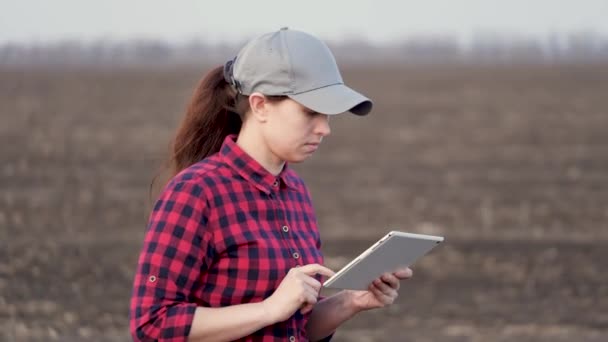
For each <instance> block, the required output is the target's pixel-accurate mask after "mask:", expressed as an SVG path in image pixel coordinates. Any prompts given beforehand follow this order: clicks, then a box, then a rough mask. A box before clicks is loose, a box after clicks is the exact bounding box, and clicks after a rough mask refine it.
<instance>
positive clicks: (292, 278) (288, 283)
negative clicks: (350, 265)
mask: <svg viewBox="0 0 608 342" xmlns="http://www.w3.org/2000/svg"><path fill="white" fill-rule="evenodd" d="M315 274H322V275H324V276H327V277H331V276H332V275H334V271H332V270H330V269H329V268H327V267H324V266H321V265H319V264H309V265H305V266H302V267H295V268H292V269H291V270H289V272H288V273H287V275H286V276H285V278H283V280H282V281H281V284H279V287H277V289H276V290H275V291H274V293H273V294H272V295H271V296H270V297H268V298H266V299H265V300H264V302H263V303H262V304H263V305H264V310H265V312H266V313H267V314H268V315H269V317H268V318H269V319H271V320H272V322H282V321H285V320H286V319H288V318H289V317H291V315H293V314H294V313H295V312H296V310H298V309H301V312H302V314H306V313H308V312H310V311H311V310H312V308H313V307H314V305H315V304H316V303H317V297H318V296H319V291H320V290H321V283H320V282H319V281H318V280H317V279H315V278H314V277H313V276H314V275H315Z"/></svg>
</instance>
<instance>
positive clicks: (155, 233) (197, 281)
mask: <svg viewBox="0 0 608 342" xmlns="http://www.w3.org/2000/svg"><path fill="white" fill-rule="evenodd" d="M234 139H235V136H228V137H227V138H226V140H225V141H224V144H223V145H222V147H221V150H220V152H219V153H216V154H215V155H213V156H211V157H209V158H207V159H205V160H203V161H201V162H199V163H197V164H195V165H193V166H191V167H189V168H187V169H186V170H184V171H182V172H181V173H180V174H179V175H177V176H176V177H175V178H173V179H172V180H171V181H170V183H169V184H168V185H167V187H166V188H165V189H164V191H163V193H162V194H161V196H160V198H159V200H158V202H157V203H156V205H155V206H154V210H153V211H152V214H151V216H150V221H149V225H148V227H147V231H146V235H145V240H144V245H143V248H142V251H141V254H140V257H139V262H138V265H137V272H136V275H135V281H134V287H133V295H132V298H131V309H130V324H131V331H132V335H133V338H134V340H136V341H152V340H154V341H156V340H162V341H185V340H186V337H187V336H188V334H189V331H190V327H191V323H192V319H193V316H194V310H195V308H196V307H197V306H205V307H222V306H228V305H235V304H241V303H252V302H259V301H262V300H263V299H265V298H267V297H268V296H270V295H271V294H272V293H273V292H274V290H275V289H276V288H277V286H278V285H279V283H280V282H281V280H282V279H283V278H284V276H285V275H286V274H287V272H288V271H289V269H291V268H292V267H295V266H296V265H305V264H309V263H319V264H323V256H322V255H321V252H320V239H319V233H318V230H317V221H316V218H315V215H314V211H313V207H312V204H311V200H310V195H309V193H308V190H307V189H306V187H305V185H304V183H303V181H302V180H301V179H300V178H299V177H298V176H297V175H296V173H295V172H294V171H293V170H291V169H290V168H288V167H285V169H284V170H283V172H281V174H279V175H278V176H273V175H272V174H271V173H269V172H268V171H266V170H265V169H264V168H263V167H262V166H261V165H260V164H259V163H257V162H256V161H255V160H253V159H252V158H251V157H249V156H248V155H247V154H246V153H245V152H243V150H241V149H240V148H239V147H238V146H237V145H236V143H235V141H234ZM307 319H308V315H302V314H300V312H299V311H298V312H296V314H294V316H292V317H291V318H290V319H288V320H287V321H285V322H281V323H277V324H274V325H272V326H268V327H266V328H264V329H261V330H259V331H257V332H255V333H254V334H252V335H250V336H248V337H246V338H244V339H242V341H285V340H289V339H290V337H291V336H294V337H295V338H296V339H297V340H298V341H306V340H307V337H306V332H305V329H304V327H305V325H306V321H307Z"/></svg>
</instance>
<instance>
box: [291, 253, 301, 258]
mask: <svg viewBox="0 0 608 342" xmlns="http://www.w3.org/2000/svg"><path fill="white" fill-rule="evenodd" d="M292 256H293V258H294V259H299V258H300V254H298V252H293V254H292Z"/></svg>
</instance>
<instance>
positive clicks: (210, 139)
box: [150, 66, 249, 199]
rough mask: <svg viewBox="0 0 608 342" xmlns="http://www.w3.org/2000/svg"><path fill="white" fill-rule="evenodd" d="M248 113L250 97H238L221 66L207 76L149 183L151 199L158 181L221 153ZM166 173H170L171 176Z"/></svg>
mask: <svg viewBox="0 0 608 342" xmlns="http://www.w3.org/2000/svg"><path fill="white" fill-rule="evenodd" d="M248 110H249V101H248V98H247V97H246V96H243V95H240V94H237V93H236V91H235V90H234V89H233V88H232V87H231V86H230V85H229V84H228V82H226V80H225V79H224V72H223V67H222V66H218V67H216V68H214V69H212V70H211V71H210V72H209V73H208V74H207V75H205V77H204V78H203V79H202V80H201V81H200V83H199V84H198V86H197V87H196V89H195V91H194V94H193V95H192V98H191V99H190V102H189V103H188V106H187V107H186V114H185V115H184V118H183V119H182V122H181V124H180V126H179V128H178V130H177V132H176V134H175V138H174V139H173V141H172V143H171V149H170V153H169V158H168V159H167V160H166V162H165V163H163V167H161V169H160V170H159V172H157V174H156V175H155V176H154V178H153V179H152V182H151V183H150V199H152V197H153V192H156V191H157V190H159V189H158V188H157V189H156V190H155V189H154V185H155V183H156V181H157V179H158V178H162V179H165V180H168V179H171V178H173V177H174V176H175V175H177V174H178V173H179V172H180V171H182V170H183V169H185V168H187V167H189V166H191V165H192V164H195V163H197V162H199V161H201V160H203V159H204V158H205V157H207V156H210V155H212V154H214V153H216V152H218V151H219V150H220V147H221V146H222V143H223V141H224V139H225V138H226V136H228V135H229V134H238V133H239V131H240V130H241V124H242V118H243V117H244V115H245V113H246V112H247V111H248ZM167 169H168V170H167ZM163 171H169V174H166V173H165V172H163ZM165 177H167V178H165Z"/></svg>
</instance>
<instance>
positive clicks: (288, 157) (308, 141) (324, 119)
mask: <svg viewBox="0 0 608 342" xmlns="http://www.w3.org/2000/svg"><path fill="white" fill-rule="evenodd" d="M266 118H267V121H266V122H265V124H264V125H263V126H262V130H263V132H262V134H263V136H264V140H265V141H266V145H267V146H268V148H269V150H270V152H272V154H274V155H275V156H277V157H278V158H279V159H280V160H283V161H287V162H291V163H297V162H301V161H303V160H305V159H306V158H308V157H310V156H311V155H312V154H313V153H314V152H315V151H316V150H317V148H318V147H319V144H320V143H321V140H322V139H323V137H325V136H327V135H329V133H330V132H331V130H330V128H329V116H328V115H325V114H320V113H315V112H313V111H312V110H310V109H308V108H306V107H304V106H302V105H301V104H299V103H297V102H296V101H294V100H292V99H290V98H287V99H285V100H282V101H278V102H273V103H269V105H268V107H267V116H266Z"/></svg>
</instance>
